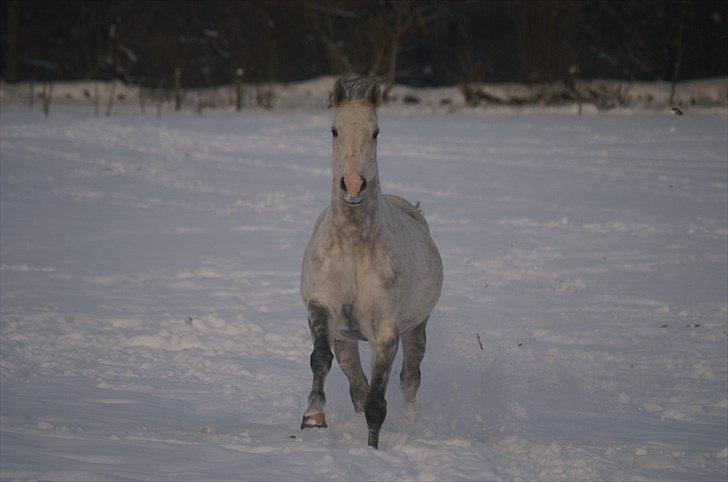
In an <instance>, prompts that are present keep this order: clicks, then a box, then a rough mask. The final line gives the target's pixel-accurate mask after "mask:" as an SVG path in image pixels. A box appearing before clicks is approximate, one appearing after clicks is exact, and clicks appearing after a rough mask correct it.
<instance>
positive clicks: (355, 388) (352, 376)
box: [334, 340, 369, 413]
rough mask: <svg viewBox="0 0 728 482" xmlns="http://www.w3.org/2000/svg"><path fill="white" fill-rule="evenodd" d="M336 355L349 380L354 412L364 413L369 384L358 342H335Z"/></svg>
mask: <svg viewBox="0 0 728 482" xmlns="http://www.w3.org/2000/svg"><path fill="white" fill-rule="evenodd" d="M334 354H335V355H336V361H337V362H338V363H339V366H340V367H341V369H342V370H343V371H344V375H346V378H348V379H349V394H350V395H351V402H352V403H353V404H354V410H355V411H356V412H358V413H361V412H363V411H364V400H365V399H366V396H367V392H369V382H368V381H367V377H366V375H364V370H362V368H361V359H360V358H359V344H358V342H356V341H349V340H334Z"/></svg>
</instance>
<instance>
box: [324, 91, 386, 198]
mask: <svg viewBox="0 0 728 482" xmlns="http://www.w3.org/2000/svg"><path fill="white" fill-rule="evenodd" d="M331 103H332V105H333V107H334V123H333V125H332V126H331V134H332V136H333V145H334V149H333V151H334V152H333V163H332V172H333V174H334V189H335V192H336V193H338V195H340V196H341V197H342V199H343V200H344V202H346V203H347V204H348V205H350V206H355V205H357V204H361V203H362V202H363V201H364V200H365V198H366V197H367V195H368V194H369V193H371V192H375V190H376V188H377V183H378V169H377V135H379V126H378V125H377V105H378V104H379V84H378V83H377V81H376V80H374V79H372V78H368V77H340V78H339V79H338V80H337V81H336V84H334V90H333V92H332V93H331Z"/></svg>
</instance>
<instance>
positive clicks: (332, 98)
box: [329, 75, 379, 107]
mask: <svg viewBox="0 0 728 482" xmlns="http://www.w3.org/2000/svg"><path fill="white" fill-rule="evenodd" d="M354 100H360V101H363V102H365V103H367V104H369V105H371V106H374V107H376V106H377V105H379V82H377V79H375V78H373V77H366V76H363V75H347V76H343V77H339V78H338V79H336V83H335V84H334V90H333V91H332V92H331V94H330V95H329V106H334V107H339V106H340V105H343V104H346V103H347V102H351V101H354Z"/></svg>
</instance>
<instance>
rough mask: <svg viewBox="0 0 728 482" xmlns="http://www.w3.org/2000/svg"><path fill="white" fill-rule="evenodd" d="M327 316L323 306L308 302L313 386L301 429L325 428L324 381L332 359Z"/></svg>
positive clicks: (327, 313)
mask: <svg viewBox="0 0 728 482" xmlns="http://www.w3.org/2000/svg"><path fill="white" fill-rule="evenodd" d="M329 316H330V314H329V310H327V309H326V308H325V307H323V306H321V305H319V304H316V303H314V302H311V303H309V304H308V327H309V328H310V330H311V338H312V339H313V351H312V352H311V372H313V386H312V387H311V393H310V394H309V396H308V409H306V413H304V414H303V421H302V422H301V430H303V429H304V428H326V418H325V417H324V405H325V404H326V395H324V382H325V381H326V375H327V374H328V373H329V370H330V369H331V361H332V360H333V359H334V355H333V354H332V353H331V347H330V346H329Z"/></svg>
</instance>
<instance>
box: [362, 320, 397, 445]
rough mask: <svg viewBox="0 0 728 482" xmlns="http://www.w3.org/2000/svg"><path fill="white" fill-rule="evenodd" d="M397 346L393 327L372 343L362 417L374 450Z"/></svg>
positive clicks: (382, 419)
mask: <svg viewBox="0 0 728 482" xmlns="http://www.w3.org/2000/svg"><path fill="white" fill-rule="evenodd" d="M398 345H399V336H398V335H397V331H396V328H394V325H392V327H391V328H389V327H388V328H387V329H386V330H383V331H380V332H379V333H378V334H377V338H376V340H374V341H373V342H372V381H371V385H370V386H369V393H367V398H366V401H365V402H364V415H365V416H366V419H367V427H368V428H369V445H370V446H372V447H374V448H377V447H378V446H379V431H380V430H381V429H382V424H383V423H384V419H385V418H386V416H387V401H386V400H385V399H384V395H385V394H386V392H387V382H388V381H389V372H390V371H391V370H392V362H393V361H394V356H395V355H396V354H397V347H398Z"/></svg>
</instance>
